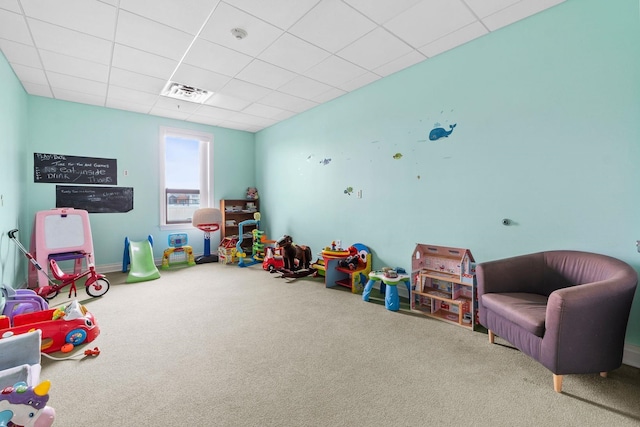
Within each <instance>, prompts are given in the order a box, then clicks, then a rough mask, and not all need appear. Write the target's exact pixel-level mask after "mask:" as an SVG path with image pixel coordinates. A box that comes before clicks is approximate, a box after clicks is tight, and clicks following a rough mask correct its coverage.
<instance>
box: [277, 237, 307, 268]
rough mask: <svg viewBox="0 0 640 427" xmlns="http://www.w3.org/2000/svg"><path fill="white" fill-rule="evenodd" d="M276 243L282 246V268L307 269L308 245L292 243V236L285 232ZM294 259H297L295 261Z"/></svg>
mask: <svg viewBox="0 0 640 427" xmlns="http://www.w3.org/2000/svg"><path fill="white" fill-rule="evenodd" d="M277 245H278V246H279V247H281V248H282V254H283V258H284V268H285V269H286V270H289V271H294V270H297V269H300V268H305V269H309V265H310V264H311V248H310V247H309V246H305V245H296V244H295V243H293V238H292V237H291V236H288V235H286V234H285V235H284V236H282V238H280V240H278V242H277ZM296 260H297V261H298V262H297V263H296Z"/></svg>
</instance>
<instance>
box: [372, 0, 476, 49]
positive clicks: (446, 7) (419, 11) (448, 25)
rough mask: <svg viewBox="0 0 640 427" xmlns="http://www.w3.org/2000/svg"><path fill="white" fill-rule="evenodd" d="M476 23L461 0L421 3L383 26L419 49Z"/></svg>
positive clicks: (431, 0)
mask: <svg viewBox="0 0 640 427" xmlns="http://www.w3.org/2000/svg"><path fill="white" fill-rule="evenodd" d="M475 20H476V18H475V16H474V15H473V14H472V13H471V11H470V10H469V8H468V7H467V6H466V5H465V4H464V3H462V2H461V1H452V0H422V1H421V2H420V3H418V4H416V5H415V6H413V7H412V8H410V9H408V10H406V11H405V12H403V13H401V14H400V15H398V16H396V17H395V18H393V19H392V20H391V21H389V22H387V23H386V24H384V27H385V28H387V29H389V30H390V31H391V32H393V33H395V34H396V35H397V36H398V37H400V38H401V39H403V40H404V41H406V42H407V43H409V44H410V45H411V46H413V47H415V48H418V47H420V46H424V45H426V44H428V43H431V42H433V41H434V40H437V39H439V38H440V37H442V36H444V35H446V34H449V33H451V32H453V31H456V30H458V29H460V28H462V27H464V26H466V25H469V24H470V23H472V22H473V21H475Z"/></svg>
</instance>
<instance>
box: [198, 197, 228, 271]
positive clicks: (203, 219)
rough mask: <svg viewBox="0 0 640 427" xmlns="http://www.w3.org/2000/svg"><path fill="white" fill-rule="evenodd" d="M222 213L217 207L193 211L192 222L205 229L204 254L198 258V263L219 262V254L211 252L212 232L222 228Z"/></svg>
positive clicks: (200, 228)
mask: <svg viewBox="0 0 640 427" xmlns="http://www.w3.org/2000/svg"><path fill="white" fill-rule="evenodd" d="M221 222H222V213H221V212H220V209H216V208H201V209H198V210H196V211H195V212H194V213H193V219H192V220H191V224H193V226H194V227H197V228H198V229H199V230H202V231H204V255H202V256H199V257H197V258H196V264H204V263H207V262H218V255H212V254H211V233H212V232H214V231H218V230H219V229H220V223H221Z"/></svg>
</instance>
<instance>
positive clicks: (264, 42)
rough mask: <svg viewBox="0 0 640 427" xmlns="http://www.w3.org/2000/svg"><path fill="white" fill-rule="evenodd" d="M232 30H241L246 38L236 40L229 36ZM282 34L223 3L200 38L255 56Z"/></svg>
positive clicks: (277, 29)
mask: <svg viewBox="0 0 640 427" xmlns="http://www.w3.org/2000/svg"><path fill="white" fill-rule="evenodd" d="M233 28H242V29H243V30H245V31H246V32H247V33H248V36H247V37H245V38H244V39H242V40H238V39H236V38H235V37H234V36H233V35H232V34H231V30H232V29H233ZM283 33H284V31H283V30H281V29H280V28H278V27H275V26H273V25H271V24H268V23H266V22H264V21H262V20H260V19H258V18H256V17H254V16H252V15H250V14H248V13H247V12H244V11H242V10H240V9H236V8H234V7H232V6H230V5H228V4H227V3H224V2H223V3H220V5H219V6H218V7H217V8H216V10H215V12H214V13H213V15H212V16H211V18H210V19H209V22H207V24H206V25H205V26H204V28H203V29H202V32H201V33H200V37H202V38H203V39H206V40H209V41H211V42H214V43H218V44H220V45H222V46H226V47H228V48H229V49H233V50H237V51H238V52H242V53H245V54H247V55H251V56H256V55H258V54H259V53H260V52H262V51H263V50H264V49H265V48H266V47H267V46H269V45H270V44H271V43H273V42H274V41H276V39H277V38H278V37H280V35H282V34H283Z"/></svg>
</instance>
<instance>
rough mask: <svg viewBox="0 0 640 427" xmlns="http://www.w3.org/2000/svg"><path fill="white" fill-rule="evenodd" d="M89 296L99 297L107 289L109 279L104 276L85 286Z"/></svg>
mask: <svg viewBox="0 0 640 427" xmlns="http://www.w3.org/2000/svg"><path fill="white" fill-rule="evenodd" d="M85 290H86V291H87V295H89V296H90V297H101V296H102V295H104V294H106V293H107V291H108V290H109V281H108V280H107V279H106V278H102V279H98V280H96V281H95V282H93V283H92V284H90V285H87V287H86V288H85Z"/></svg>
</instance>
